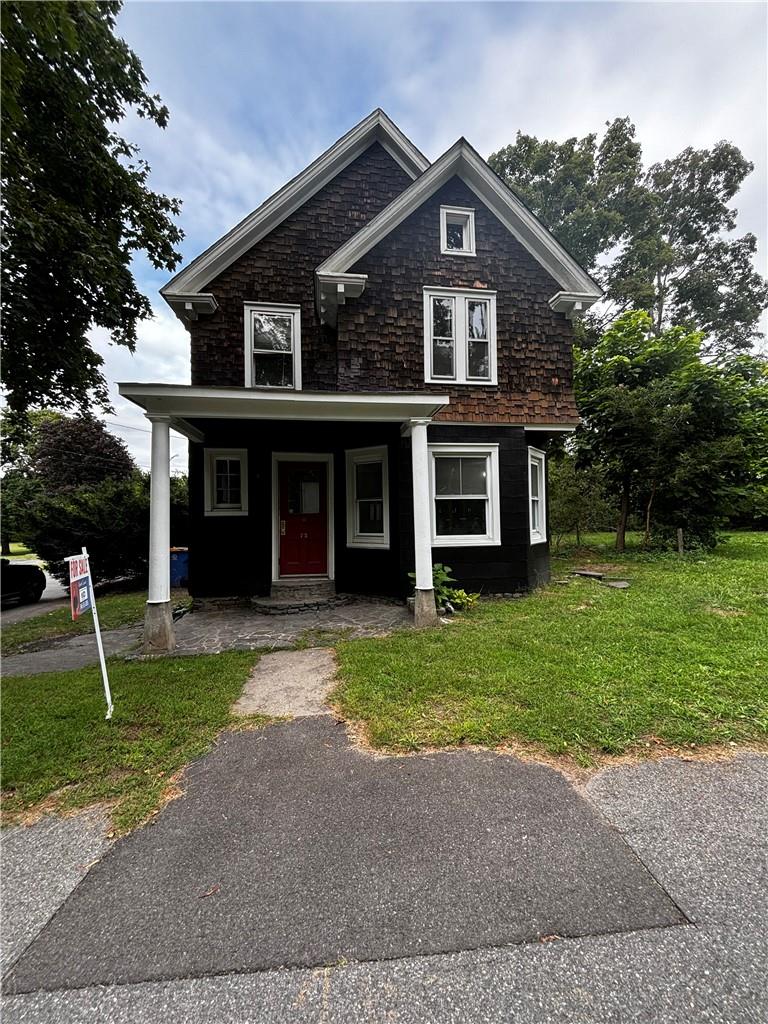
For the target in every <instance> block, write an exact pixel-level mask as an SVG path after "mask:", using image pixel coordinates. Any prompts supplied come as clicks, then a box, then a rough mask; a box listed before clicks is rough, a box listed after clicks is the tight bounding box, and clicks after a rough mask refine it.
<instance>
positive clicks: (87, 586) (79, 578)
mask: <svg viewBox="0 0 768 1024" xmlns="http://www.w3.org/2000/svg"><path fill="white" fill-rule="evenodd" d="M66 561H67V562H69V601H70V606H71V608H72V618H73V620H74V619H78V618H79V617H80V616H81V615H83V614H84V613H85V612H88V611H89V612H92V613H93V625H94V629H95V632H96V646H97V647H98V650H99V664H100V665H101V678H102V680H103V682H104V696H105V697H106V700H107V715H106V717H107V719H110V718H111V717H112V711H113V707H114V706H113V704H112V692H111V690H110V688H109V677H108V676H107V663H106V661H105V659H104V645H103V644H102V642H101V628H100V626H99V613H98V612H97V611H96V596H95V594H94V592H93V578H92V576H91V567H90V565H89V563H88V552H87V551H86V550H85V548H83V553H82V554H81V555H70V556H69V558H67V559H66Z"/></svg>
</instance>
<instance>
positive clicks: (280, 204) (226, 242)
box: [160, 110, 429, 302]
mask: <svg viewBox="0 0 768 1024" xmlns="http://www.w3.org/2000/svg"><path fill="white" fill-rule="evenodd" d="M374 142H380V143H381V144H382V145H383V146H384V148H385V149H386V150H387V152H388V153H390V155H392V156H393V157H395V159H396V160H397V162H398V164H399V165H400V166H401V167H402V168H403V170H405V171H406V173H407V174H408V175H409V176H410V177H411V178H417V177H418V176H419V175H420V174H422V173H423V172H424V171H425V170H426V169H427V168H428V167H429V161H428V160H427V158H426V157H425V156H424V155H423V153H420V152H419V150H418V149H417V148H416V147H415V146H414V145H413V143H412V142H411V141H410V140H409V139H407V138H406V137H405V135H403V133H402V132H401V131H400V129H399V128H398V127H397V125H395V124H394V123H393V122H392V121H391V120H390V118H388V117H387V115H386V114H385V113H384V111H383V110H374V111H373V113H372V114H369V115H368V117H366V118H364V119H363V120H362V121H361V122H360V123H359V124H357V125H355V127H354V128H352V129H351V130H350V131H348V132H347V134H346V135H344V136H342V138H340V139H339V140H338V142H336V143H334V145H333V146H331V147H330V149H327V150H326V151H325V152H324V153H322V154H321V155H320V156H319V157H318V158H317V159H316V160H315V161H313V162H312V163H311V164H310V165H309V166H308V167H306V168H305V169H304V170H303V171H301V173H300V174H298V175H297V176H296V177H295V178H293V179H292V180H291V181H289V182H288V183H287V184H286V185H284V186H283V187H282V188H281V189H279V190H278V191H277V192H275V194H274V195H273V196H270V198H269V199H267V200H266V201H265V202H264V203H262V204H261V206H259V207H258V208H257V209H256V210H254V211H253V212H252V213H250V214H248V216H247V217H245V218H244V219H243V220H241V221H240V223H239V224H237V225H235V227H233V228H232V230H231V231H228V232H227V234H226V235H224V236H222V238H220V239H219V240H218V241H217V242H214V243H213V245H211V246H209V248H208V249H206V250H205V252H203V253H202V254H201V255H200V256H198V257H197V258H196V259H194V260H193V261H192V262H191V263H190V264H189V266H188V267H185V268H184V270H181V271H180V272H179V273H178V274H176V275H175V276H174V277H172V278H171V280H170V281H169V282H168V283H167V284H165V285H164V286H163V287H162V288H161V289H160V294H161V295H162V296H163V298H165V299H166V300H167V301H169V302H170V300H171V297H172V296H174V295H176V294H178V293H184V292H186V293H195V292H199V291H200V290H201V289H202V288H204V287H205V286H206V285H207V284H208V283H209V282H210V281H211V280H213V278H214V277H216V276H217V275H218V274H220V273H221V272H222V271H223V270H225V269H226V268H227V267H228V266H229V265H230V264H231V263H234V261H235V260H236V259H238V258H239V257H240V256H242V255H243V253H245V252H247V251H248V249H250V248H251V246H253V245H255V244H256V243H257V242H258V241H259V240H260V239H261V238H263V237H264V236H265V235H267V234H269V232H270V231H272V230H274V228H276V227H277V226H278V224H280V223H281V222H282V221H284V220H285V218H286V217H288V216H290V214H292V213H293V212H294V211H295V210H297V209H298V208H299V207H300V206H302V205H303V204H304V203H306V202H307V200H308V199H311V198H312V196H313V195H314V194H315V193H316V192H319V191H320V189H321V188H323V187H324V186H325V185H327V184H328V182H329V181H331V180H332V179H333V178H335V177H336V175H337V174H338V173H339V172H340V171H342V170H343V169H344V168H345V167H347V166H348V165H349V164H351V163H352V161H353V160H356V159H357V157H358V156H360V154H361V153H363V152H365V150H366V149H368V147H369V146H371V145H372V144H373V143H374ZM396 154H397V155H396Z"/></svg>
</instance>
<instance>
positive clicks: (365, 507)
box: [357, 501, 384, 534]
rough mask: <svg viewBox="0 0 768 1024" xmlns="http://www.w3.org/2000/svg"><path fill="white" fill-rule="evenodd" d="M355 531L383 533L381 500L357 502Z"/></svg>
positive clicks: (382, 503)
mask: <svg viewBox="0 0 768 1024" xmlns="http://www.w3.org/2000/svg"><path fill="white" fill-rule="evenodd" d="M357 532H358V533H374V534H383V533H384V502H383V501H359V502H358V503H357Z"/></svg>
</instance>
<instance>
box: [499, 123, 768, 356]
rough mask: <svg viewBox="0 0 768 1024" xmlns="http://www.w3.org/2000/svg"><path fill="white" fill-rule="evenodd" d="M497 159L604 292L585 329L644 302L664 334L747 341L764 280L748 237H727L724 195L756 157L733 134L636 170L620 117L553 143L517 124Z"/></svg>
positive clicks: (715, 345) (735, 343)
mask: <svg viewBox="0 0 768 1024" xmlns="http://www.w3.org/2000/svg"><path fill="white" fill-rule="evenodd" d="M489 163H490V164H491V166H492V167H493V169H494V170H495V171H496V172H497V173H498V174H499V175H501V177H502V178H503V179H504V180H505V181H506V182H507V183H508V184H509V185H510V186H511V187H512V188H513V189H515V190H516V191H517V192H519V193H520V195H521V196H522V198H523V199H524V200H525V201H526V202H527V203H528V205H529V206H530V207H531V208H532V210H533V211H534V213H536V214H537V215H538V216H539V217H541V219H542V220H543V221H544V223H545V224H546V225H547V226H548V227H549V228H550V230H551V231H552V232H553V233H554V234H555V235H556V236H557V237H558V238H559V239H560V241H561V242H563V244H564V245H565V246H566V248H568V249H569V250H570V251H571V252H572V253H573V255H574V256H575V257H576V258H577V259H579V260H580V261H581V262H582V263H583V265H584V266H585V267H586V268H587V269H588V270H590V271H591V272H592V273H593V274H594V276H595V277H596V278H597V279H598V280H599V281H600V283H601V284H602V285H603V287H604V289H605V291H606V299H607V302H606V303H604V304H603V305H602V306H601V308H600V310H599V312H596V313H593V314H591V315H590V316H589V317H588V318H587V320H586V323H585V327H586V332H585V333H586V337H587V338H591V340H592V341H594V340H595V338H596V337H597V336H599V333H600V331H601V330H603V329H605V328H606V327H607V326H609V325H610V324H611V323H612V322H613V321H614V320H615V319H616V317H617V316H620V315H621V314H622V313H623V312H626V311H627V310H630V309H642V310H645V311H646V312H648V313H649V314H650V316H651V318H652V325H653V330H654V332H655V333H656V334H661V333H662V331H664V330H665V329H666V328H668V327H670V326H685V327H687V328H688V329H689V330H690V329H693V328H694V327H695V328H696V329H700V330H701V331H703V332H704V334H705V337H706V346H705V347H706V350H707V351H708V352H709V353H710V354H714V355H717V356H724V355H726V354H728V353H734V352H740V351H746V350H748V349H749V348H750V347H751V346H752V344H753V342H754V340H755V339H756V338H758V337H759V336H760V335H759V332H758V330H757V325H758V322H759V319H760V314H761V312H762V310H763V309H764V308H765V306H766V301H767V299H768V288H767V287H766V282H765V281H764V280H763V279H762V278H761V277H760V275H759V274H758V273H757V272H756V271H755V269H754V266H753V257H754V254H755V251H756V245H757V243H756V239H755V237H754V235H752V234H745V235H743V236H742V237H740V238H732V237H729V234H730V232H732V231H733V230H734V229H735V227H736V211H735V210H734V209H733V208H732V207H731V205H730V203H731V201H732V200H733V199H734V197H735V196H736V194H737V193H738V191H739V188H740V187H741V184H742V182H743V181H744V179H745V178H746V176H747V175H748V174H749V173H750V172H751V171H752V169H753V165H752V164H751V163H750V162H749V161H748V160H746V159H745V158H744V156H743V155H742V153H741V152H740V151H739V149H738V148H737V147H736V146H734V145H732V144H731V143H729V142H718V143H717V144H716V145H715V146H714V147H713V148H712V149H711V150H695V149H692V148H690V147H689V148H687V149H684V150H683V151H682V152H681V153H680V154H679V155H678V156H676V157H674V158H673V159H671V160H665V161H662V162H660V163H656V164H653V165H652V166H651V167H649V168H647V169H643V165H642V159H641V149H640V145H639V143H637V142H635V128H634V126H633V125H632V124H631V122H630V121H629V119H628V118H617V119H616V120H614V121H613V122H611V123H609V124H608V126H607V129H606V131H605V133H604V135H603V138H602V139H601V140H600V142H599V143H598V141H597V135H596V134H591V135H587V136H585V137H584V138H583V139H576V138H571V139H567V140H566V141H565V142H562V143H558V142H554V141H550V140H545V141H539V140H538V139H536V138H534V137H533V136H529V135H523V134H522V133H520V132H518V134H517V138H516V141H515V143H514V144H513V145H511V146H507V147H505V148H504V149H501V150H499V151H498V152H497V153H493V154H492V155H491V156H490V157H489Z"/></svg>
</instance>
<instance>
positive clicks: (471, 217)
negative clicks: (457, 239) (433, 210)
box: [440, 206, 477, 256]
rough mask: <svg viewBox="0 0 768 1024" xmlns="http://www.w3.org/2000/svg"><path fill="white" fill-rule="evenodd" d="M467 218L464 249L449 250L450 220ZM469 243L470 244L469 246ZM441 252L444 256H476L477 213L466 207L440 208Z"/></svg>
mask: <svg viewBox="0 0 768 1024" xmlns="http://www.w3.org/2000/svg"><path fill="white" fill-rule="evenodd" d="M451 216H454V217H462V218H466V221H467V226H466V229H465V233H464V242H465V246H466V247H465V248H464V249H449V248H448V218H449V217H451ZM467 243H468V244H467ZM440 252H441V253H442V254H443V255H444V256H476V255H477V253H476V252H475V211H474V210H473V209H471V208H467V207H464V206H441V207H440Z"/></svg>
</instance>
